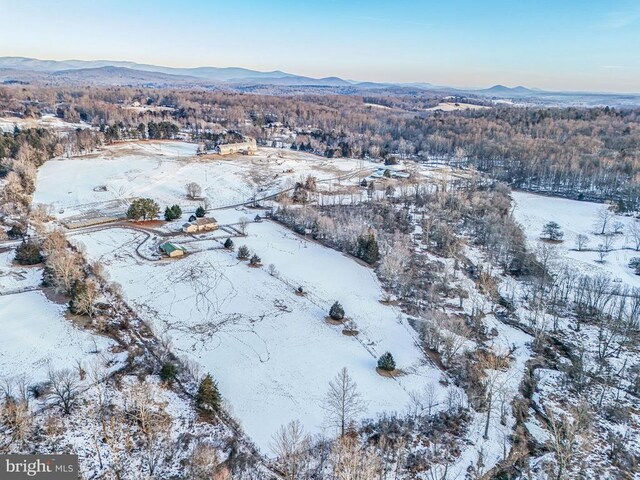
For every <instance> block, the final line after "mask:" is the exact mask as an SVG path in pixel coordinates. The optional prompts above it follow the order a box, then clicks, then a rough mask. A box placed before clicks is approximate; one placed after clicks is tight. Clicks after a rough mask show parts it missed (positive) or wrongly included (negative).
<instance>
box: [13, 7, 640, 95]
mask: <svg viewBox="0 0 640 480" xmlns="http://www.w3.org/2000/svg"><path fill="white" fill-rule="evenodd" d="M0 18H1V19H2V28H0V55H1V56H5V55H12V56H28V57H36V58H43V59H58V60H62V59H70V58H74V59H85V60H92V59H93V60H95V59H110V60H131V61H137V62H141V63H154V64H161V65H170V66H184V67H188V66H203V65H207V66H241V67H247V68H254V69H258V70H276V69H279V70H284V71H288V72H292V73H298V74H303V75H310V76H313V77H322V76H330V75H336V76H340V77H343V78H349V79H356V80H371V81H397V82H430V83H434V84H446V85H455V86H490V85H493V84H497V83H501V84H505V85H510V86H515V85H520V84H522V85H526V86H531V87H538V88H545V89H554V90H592V91H618V92H640V0H616V1H614V0H598V1H586V0H510V1H507V0H485V1H477V0H476V1H472V0H439V1H432V0H422V1H413V2H412V1H406V0H395V1H387V0H366V1H365V0H325V1H314V2H311V1H306V0H297V1H294V0H270V1H257V0H233V1H231V0H227V1H217V0H209V1H205V0H194V1H189V0H182V1H166V0H128V1H124V0H82V1H76V0H68V1H65V0H58V1H52V0H49V1H47V0H0Z"/></svg>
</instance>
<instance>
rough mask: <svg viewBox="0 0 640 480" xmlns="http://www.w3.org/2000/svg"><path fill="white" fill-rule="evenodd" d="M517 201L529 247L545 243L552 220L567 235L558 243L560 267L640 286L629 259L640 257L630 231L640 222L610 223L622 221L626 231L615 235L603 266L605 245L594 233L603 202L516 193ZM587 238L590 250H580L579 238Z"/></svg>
mask: <svg viewBox="0 0 640 480" xmlns="http://www.w3.org/2000/svg"><path fill="white" fill-rule="evenodd" d="M512 197H513V200H514V202H515V208H514V215H515V218H516V220H517V221H518V222H519V223H520V224H522V226H523V227H524V231H525V235H526V237H527V241H528V243H529V246H530V247H531V248H532V249H534V250H535V249H536V247H537V246H538V245H540V244H541V243H542V241H541V240H540V235H541V232H542V227H543V226H544V225H545V224H546V223H547V222H549V221H555V222H557V223H558V224H559V225H560V227H561V228H562V231H563V232H564V241H563V242H562V243H560V244H556V249H557V251H558V253H559V259H558V261H559V264H560V265H568V266H570V267H571V268H578V269H580V271H582V272H583V273H586V274H592V275H595V274H598V273H604V274H607V275H609V276H611V278H612V279H614V280H616V281H618V282H624V283H626V284H628V285H630V286H632V287H640V276H637V275H635V274H634V273H633V270H632V269H631V268H629V266H628V264H629V260H630V259H631V258H632V257H640V252H637V251H635V250H634V249H633V248H634V246H635V244H634V242H633V241H632V239H631V238H629V232H630V230H631V228H632V224H633V223H635V222H638V220H636V219H634V218H632V217H625V216H621V215H616V217H615V219H614V220H612V221H611V225H612V224H613V223H614V222H622V223H623V224H624V231H623V233H622V234H620V235H613V236H612V238H613V241H614V243H613V247H612V248H613V249H612V251H611V252H609V253H608V255H607V256H606V259H605V262H604V263H599V262H597V261H596V260H598V253H597V252H596V251H595V250H596V249H597V246H598V245H599V244H600V243H602V242H603V237H602V236H601V235H596V234H595V233H594V232H596V231H597V230H598V227H597V226H596V225H595V224H596V223H597V220H596V219H597V214H598V212H599V211H600V210H601V209H602V208H603V205H602V204H601V203H593V202H580V201H577V200H568V199H565V198H558V197H549V196H544V195H536V194H533V193H524V192H513V193H512ZM579 234H582V235H586V236H587V237H588V238H589V243H588V245H587V248H588V249H589V250H588V251H577V249H576V237H577V236H578V235H579Z"/></svg>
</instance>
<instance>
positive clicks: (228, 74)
mask: <svg viewBox="0 0 640 480" xmlns="http://www.w3.org/2000/svg"><path fill="white" fill-rule="evenodd" d="M0 83H5V84H10V83H26V84H31V83H34V84H45V85H120V86H146V87H175V88H187V87H202V88H208V89H231V90H236V91H246V92H263V93H264V92H265V91H266V92H267V93H268V92H275V93H298V92H307V93H317V92H328V93H341V94H357V93H362V92H363V91H371V90H377V91H380V92H387V93H394V94H399V93H405V94H412V93H419V92H421V91H422V92H425V91H431V92H434V93H438V94H450V95H472V96H480V97H489V98H499V99H500V98H502V99H514V100H519V101H523V100H527V101H529V100H532V99H538V102H539V103H547V104H554V103H568V102H571V103H577V104H610V105H621V104H622V105H626V104H630V105H637V104H638V103H640V95H636V94H629V95H622V94H608V93H588V92H549V91H543V90H539V89H534V88H528V87H524V86H517V87H507V86H504V85H494V86H492V87H490V88H485V89H477V88H468V89H460V88H454V87H447V86H439V85H432V84H430V83H378V82H358V81H353V80H345V79H342V78H339V77H324V78H312V77H307V76H303V75H296V74H292V73H287V72H283V71H281V70H274V71H270V72H261V71H257V70H251V69H248V68H240V67H195V68H178V67H165V66H159V65H150V64H143V63H135V62H126V61H110V60H61V61H58V60H38V59H35V58H26V57H0Z"/></svg>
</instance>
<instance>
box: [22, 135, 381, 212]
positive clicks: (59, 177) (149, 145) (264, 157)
mask: <svg viewBox="0 0 640 480" xmlns="http://www.w3.org/2000/svg"><path fill="white" fill-rule="evenodd" d="M196 148H197V146H196V145H195V144H192V143H185V142H174V141H158V142H126V143H120V144H116V145H111V146H108V147H105V148H103V149H102V150H100V151H99V152H97V153H92V154H88V155H84V156H79V157H73V158H59V159H54V160H50V161H48V162H47V163H46V164H45V165H43V166H42V167H41V168H40V169H39V171H38V180H37V189H36V194H35V196H34V202H35V203H42V204H50V205H53V207H54V213H55V214H56V215H58V216H59V217H69V216H73V215H78V214H82V213H85V212H90V211H99V212H101V213H103V214H105V213H114V212H116V211H117V212H122V210H123V205H124V204H126V202H127V201H128V200H130V199H131V198H134V197H150V198H153V199H154V200H156V201H157V202H158V203H159V204H160V205H161V207H164V206H166V205H173V204H178V205H180V206H181V207H182V209H183V210H184V211H193V210H195V208H196V207H197V206H198V205H201V204H202V203H203V202H204V203H206V204H207V206H208V207H210V208H218V207H222V206H227V205H233V204H238V203H242V202H246V201H249V200H250V199H251V198H253V197H254V196H256V197H257V198H261V197H263V196H267V195H269V194H273V193H276V192H279V191H281V190H283V189H286V188H290V187H292V186H293V185H294V184H295V182H296V181H298V180H300V179H302V178H304V177H306V176H307V175H314V176H316V177H317V178H318V179H319V180H326V179H330V178H335V177H339V176H343V175H345V174H347V173H349V172H352V171H356V170H359V169H360V168H366V167H370V168H373V167H374V164H372V163H370V162H364V161H359V160H351V159H325V158H321V157H317V156H314V155H311V154H306V153H302V152H293V151H289V150H278V149H271V148H264V149H262V148H261V149H260V150H259V152H258V153H257V154H256V155H252V156H244V155H235V156H228V157H210V156H208V157H198V156H196V155H195V154H196ZM190 182H196V183H198V184H199V185H200V186H201V187H202V196H203V197H204V201H203V200H188V199H187V198H186V190H185V185H186V184H187V183H190Z"/></svg>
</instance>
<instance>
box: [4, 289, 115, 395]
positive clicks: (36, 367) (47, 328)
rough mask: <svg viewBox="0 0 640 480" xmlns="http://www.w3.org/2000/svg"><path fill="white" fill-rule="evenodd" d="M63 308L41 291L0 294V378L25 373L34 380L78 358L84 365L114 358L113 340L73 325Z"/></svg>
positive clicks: (73, 363) (69, 365)
mask: <svg viewBox="0 0 640 480" xmlns="http://www.w3.org/2000/svg"><path fill="white" fill-rule="evenodd" d="M66 310H67V306H66V305H58V304H56V303H53V302H51V301H50V300H48V299H47V298H46V296H45V295H44V294H43V293H42V292H41V291H30V292H24V293H18V294H12V295H0V331H2V335H0V380H2V381H6V380H9V379H11V378H14V377H21V376H24V378H26V379H27V380H28V381H29V382H31V383H37V382H41V381H44V380H46V378H47V374H48V372H49V370H59V369H75V368H77V366H78V362H80V363H81V364H82V365H83V366H84V367H85V368H87V367H88V366H89V365H90V364H91V363H93V362H100V363H102V364H105V363H107V362H109V361H110V360H111V359H112V358H113V354H111V353H110V347H111V346H112V345H114V342H112V341H111V340H109V339H107V338H104V337H100V336H97V335H92V334H91V333H90V332H88V331H85V330H82V329H81V328H79V327H76V326H74V325H73V323H72V322H71V321H70V320H68V319H67V318H65V311H66Z"/></svg>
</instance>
